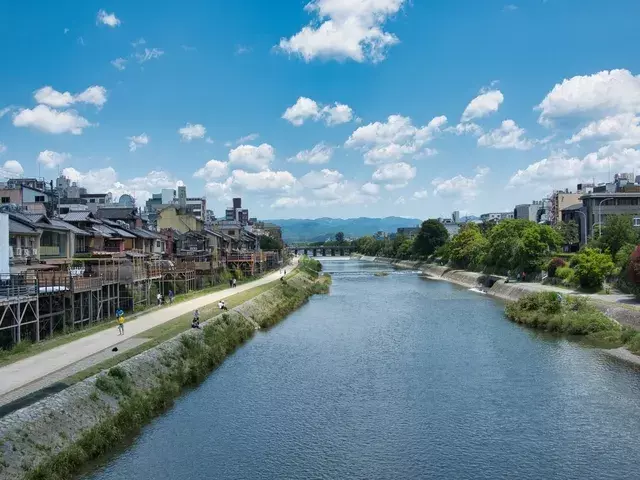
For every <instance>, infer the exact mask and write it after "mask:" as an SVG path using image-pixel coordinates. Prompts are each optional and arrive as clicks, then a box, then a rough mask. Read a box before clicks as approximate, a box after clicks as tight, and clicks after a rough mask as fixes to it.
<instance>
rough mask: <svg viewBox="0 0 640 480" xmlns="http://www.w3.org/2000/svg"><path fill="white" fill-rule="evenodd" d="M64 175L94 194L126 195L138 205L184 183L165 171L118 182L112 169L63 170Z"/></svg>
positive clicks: (69, 168) (155, 171) (70, 168)
mask: <svg viewBox="0 0 640 480" xmlns="http://www.w3.org/2000/svg"><path fill="white" fill-rule="evenodd" d="M62 174H63V175H64V176H66V177H68V178H69V179H70V180H71V181H72V182H77V183H78V185H80V186H83V187H85V188H86V189H87V190H89V191H93V192H111V193H112V194H113V195H114V196H115V197H119V196H120V195H124V194H125V193H126V194H128V195H131V196H133V197H134V198H135V199H136V202H137V204H138V205H141V204H143V203H144V202H146V201H147V200H148V199H149V198H151V194H152V193H153V192H156V193H157V192H158V190H160V189H162V188H176V187H177V186H178V185H182V184H183V183H182V182H181V181H180V180H176V179H175V178H174V177H173V176H172V175H170V174H169V173H167V172H163V171H157V170H154V171H151V172H149V173H148V174H147V175H146V176H144V177H135V178H132V179H129V180H123V181H120V180H118V174H117V172H116V171H115V170H114V169H113V168H112V167H106V168H101V169H96V170H88V171H86V172H81V171H79V170H76V169H75V168H73V167H68V168H65V169H63V170H62Z"/></svg>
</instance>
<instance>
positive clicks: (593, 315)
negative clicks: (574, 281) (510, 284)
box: [505, 292, 640, 354]
mask: <svg viewBox="0 0 640 480" xmlns="http://www.w3.org/2000/svg"><path fill="white" fill-rule="evenodd" d="M505 313H506V315H507V317H508V318H509V319H510V320H512V321H514V322H516V323H520V324H522V325H526V326H529V327H533V328H537V329H540V330H544V331H547V332H552V333H559V334H565V335H575V336H582V337H583V338H584V340H586V341H587V342H589V343H591V344H594V345H597V346H599V347H602V348H617V347H622V346H624V347H626V348H627V349H628V350H629V351H631V352H632V353H635V354H640V332H638V331H637V330H635V329H633V328H630V327H627V326H622V325H620V324H619V323H617V322H615V321H613V320H611V319H610V318H608V317H607V316H606V315H605V314H604V313H602V312H601V311H600V310H598V309H597V308H596V307H594V306H593V305H590V304H589V303H588V302H587V300H586V299H584V298H580V297H575V296H570V295H561V294H559V293H557V292H539V293H533V294H530V295H526V296H524V297H522V298H521V299H520V300H518V301H516V302H512V303H510V304H508V305H507V307H506V308H505Z"/></svg>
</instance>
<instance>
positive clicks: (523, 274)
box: [522, 272, 527, 282]
mask: <svg viewBox="0 0 640 480" xmlns="http://www.w3.org/2000/svg"><path fill="white" fill-rule="evenodd" d="M526 278H527V274H526V273H525V272H522V281H523V282H525V281H526Z"/></svg>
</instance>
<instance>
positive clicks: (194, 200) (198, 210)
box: [179, 187, 207, 222]
mask: <svg viewBox="0 0 640 480" xmlns="http://www.w3.org/2000/svg"><path fill="white" fill-rule="evenodd" d="M179 188H181V187H179ZM181 208H182V207H181ZM184 209H185V210H186V211H187V213H190V214H191V215H193V216H194V217H196V218H197V219H198V220H202V221H203V222H204V221H205V219H206V212H207V199H206V198H205V197H202V198H199V197H186V196H185V197H184Z"/></svg>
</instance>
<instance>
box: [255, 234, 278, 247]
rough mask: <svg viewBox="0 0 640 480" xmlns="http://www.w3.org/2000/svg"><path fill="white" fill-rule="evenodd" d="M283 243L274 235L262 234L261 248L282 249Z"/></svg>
mask: <svg viewBox="0 0 640 480" xmlns="http://www.w3.org/2000/svg"><path fill="white" fill-rule="evenodd" d="M281 248H282V243H281V242H280V241H279V240H278V239H276V238H273V237H270V236H268V235H260V249H261V250H280V249H281Z"/></svg>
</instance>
